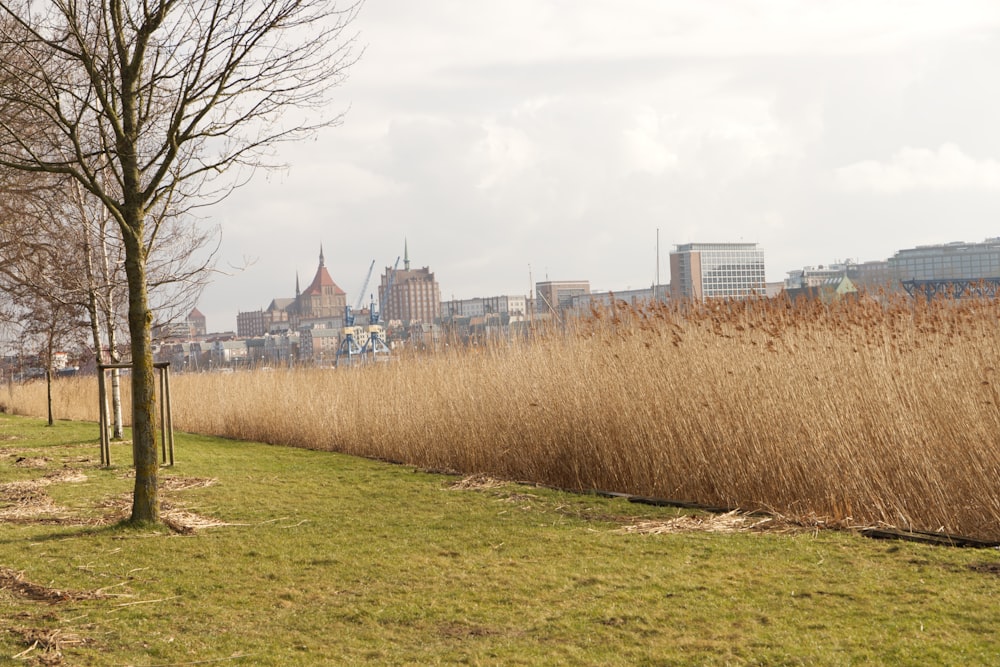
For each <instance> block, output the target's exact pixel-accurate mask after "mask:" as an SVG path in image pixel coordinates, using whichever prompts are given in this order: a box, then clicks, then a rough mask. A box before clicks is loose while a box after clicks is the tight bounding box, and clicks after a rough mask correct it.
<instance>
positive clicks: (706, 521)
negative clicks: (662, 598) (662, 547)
mask: <svg viewBox="0 0 1000 667" xmlns="http://www.w3.org/2000/svg"><path fill="white" fill-rule="evenodd" d="M805 530H808V529H807V528H806V527H804V526H801V525H798V524H795V523H793V522H790V521H787V520H785V519H783V518H780V517H770V516H768V517H761V516H755V515H751V514H744V513H741V512H739V511H736V510H734V511H732V512H726V513H725V514H698V515H695V514H686V515H683V516H679V517H675V518H673V519H666V520H662V521H661V520H642V521H637V522H635V523H633V524H630V525H627V526H623V527H621V528H620V529H619V531H620V532H623V533H629V534H638V535H663V534H667V533H691V532H702V533H745V532H758V533H762V532H769V533H773V532H785V533H794V532H802V531H805Z"/></svg>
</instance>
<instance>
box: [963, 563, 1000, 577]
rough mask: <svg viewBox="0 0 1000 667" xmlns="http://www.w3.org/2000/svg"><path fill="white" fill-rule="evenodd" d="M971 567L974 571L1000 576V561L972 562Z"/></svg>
mask: <svg viewBox="0 0 1000 667" xmlns="http://www.w3.org/2000/svg"><path fill="white" fill-rule="evenodd" d="M969 569H970V570H972V571H973V572H981V573H983V574H993V575H998V576H1000V563H972V564H971V565H969Z"/></svg>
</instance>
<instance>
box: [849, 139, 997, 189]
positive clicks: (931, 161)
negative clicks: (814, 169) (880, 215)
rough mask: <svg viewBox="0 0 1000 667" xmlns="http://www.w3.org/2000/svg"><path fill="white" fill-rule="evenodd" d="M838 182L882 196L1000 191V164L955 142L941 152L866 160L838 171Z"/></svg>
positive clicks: (913, 150) (905, 151) (921, 150)
mask: <svg viewBox="0 0 1000 667" xmlns="http://www.w3.org/2000/svg"><path fill="white" fill-rule="evenodd" d="M834 180H835V182H836V184H837V186H838V187H839V188H840V189H843V190H847V191H849V192H875V193H879V194H900V193H903V192H911V191H920V190H923V191H932V192H933V191H937V192H955V191H962V190H1000V162H998V161H997V160H993V159H976V158H974V157H971V156H969V155H966V154H965V153H963V152H962V150H961V149H960V148H959V147H958V146H956V145H955V144H952V143H945V144H942V145H941V147H940V148H938V149H937V150H933V149H927V148H909V147H907V148H903V149H901V150H900V151H898V152H897V153H896V154H895V155H893V156H892V158H891V159H890V160H889V161H888V162H879V161H877V160H864V161H862V162H856V163H854V164H851V165H847V166H846V167H840V168H839V169H835V170H834Z"/></svg>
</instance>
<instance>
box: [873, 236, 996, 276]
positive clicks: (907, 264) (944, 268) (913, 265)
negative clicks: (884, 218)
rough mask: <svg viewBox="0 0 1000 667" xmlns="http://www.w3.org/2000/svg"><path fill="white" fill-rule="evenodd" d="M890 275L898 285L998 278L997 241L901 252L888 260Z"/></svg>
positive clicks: (929, 246)
mask: <svg viewBox="0 0 1000 667" xmlns="http://www.w3.org/2000/svg"><path fill="white" fill-rule="evenodd" d="M889 272H890V274H891V275H892V277H893V278H894V279H895V280H899V281H906V280H978V279H982V278H1000V238H990V239H986V240H985V241H983V242H982V243H962V242H956V243H946V244H942V245H928V246H917V247H916V248H910V249H907V250H900V251H899V252H897V253H896V254H895V255H893V256H892V257H891V258H890V259H889Z"/></svg>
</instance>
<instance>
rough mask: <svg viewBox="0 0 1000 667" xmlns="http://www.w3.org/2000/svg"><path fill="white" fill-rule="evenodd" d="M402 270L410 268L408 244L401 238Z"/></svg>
mask: <svg viewBox="0 0 1000 667" xmlns="http://www.w3.org/2000/svg"><path fill="white" fill-rule="evenodd" d="M403 270H404V271H409V270H410V244H409V243H408V242H407V240H406V238H405V237H404V238H403Z"/></svg>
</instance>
